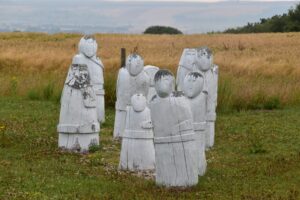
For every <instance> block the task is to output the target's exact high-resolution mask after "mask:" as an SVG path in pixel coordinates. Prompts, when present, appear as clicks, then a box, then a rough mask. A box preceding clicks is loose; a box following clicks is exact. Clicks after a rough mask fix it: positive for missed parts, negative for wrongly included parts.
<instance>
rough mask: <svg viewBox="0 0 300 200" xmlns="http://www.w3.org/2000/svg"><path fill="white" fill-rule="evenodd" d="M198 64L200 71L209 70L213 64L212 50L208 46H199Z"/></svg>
mask: <svg viewBox="0 0 300 200" xmlns="http://www.w3.org/2000/svg"><path fill="white" fill-rule="evenodd" d="M196 65H197V68H199V70H200V71H203V72H205V71H207V70H209V69H210V68H211V67H212V65H213V55H212V51H211V50H210V49H209V48H208V47H199V48H197V56H196Z"/></svg>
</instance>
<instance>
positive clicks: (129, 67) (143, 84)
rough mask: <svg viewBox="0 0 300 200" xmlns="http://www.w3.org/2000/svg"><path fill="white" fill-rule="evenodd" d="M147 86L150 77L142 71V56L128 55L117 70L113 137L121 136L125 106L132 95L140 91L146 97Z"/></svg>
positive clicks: (124, 120)
mask: <svg viewBox="0 0 300 200" xmlns="http://www.w3.org/2000/svg"><path fill="white" fill-rule="evenodd" d="M149 87H150V77H149V76H148V75H147V73H146V72H145V71H144V60H143V58H142V57H141V56H140V55H138V54H131V55H129V56H128V57H127V59H126V66H125V68H121V69H120V70H119V74H118V79H117V89H116V96H117V101H116V115H115V124H114V133H113V137H114V138H121V137H122V135H123V133H124V130H125V123H126V111H127V106H130V105H131V102H130V99H131V97H132V95H134V94H137V93H141V94H143V95H144V96H145V97H147V95H148V91H149Z"/></svg>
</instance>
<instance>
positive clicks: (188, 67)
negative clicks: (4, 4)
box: [176, 48, 197, 91]
mask: <svg viewBox="0 0 300 200" xmlns="http://www.w3.org/2000/svg"><path fill="white" fill-rule="evenodd" d="M196 55H197V51H196V49H194V48H186V49H184V50H183V52H182V55H181V58H180V61H179V66H178V69H177V77H176V85H177V91H182V87H183V81H184V78H185V76H186V75H187V74H188V73H189V72H192V71H195V58H196Z"/></svg>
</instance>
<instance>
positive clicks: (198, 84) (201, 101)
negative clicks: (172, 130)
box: [183, 72, 207, 176]
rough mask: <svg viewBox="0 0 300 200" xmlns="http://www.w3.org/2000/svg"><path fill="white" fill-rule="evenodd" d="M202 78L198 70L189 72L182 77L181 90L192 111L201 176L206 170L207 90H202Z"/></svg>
mask: <svg viewBox="0 0 300 200" xmlns="http://www.w3.org/2000/svg"><path fill="white" fill-rule="evenodd" d="M203 85H204V78H203V76H202V75H201V74H200V73H199V72H190V73H188V74H187V75H186V77H185V79H184V85H183V92H184V95H185V97H186V98H187V100H188V102H189V104H190V106H191V110H192V113H193V125H194V131H195V133H196V135H197V137H198V138H197V142H198V156H199V165H198V171H199V175H200V176H202V175H204V174H205V171H206V166H207V162H206V156H205V130H206V107H207V105H206V104H207V92H206V91H203Z"/></svg>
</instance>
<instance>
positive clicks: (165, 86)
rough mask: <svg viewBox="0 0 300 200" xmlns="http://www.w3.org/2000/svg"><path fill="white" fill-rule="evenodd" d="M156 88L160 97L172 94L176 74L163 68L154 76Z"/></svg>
mask: <svg viewBox="0 0 300 200" xmlns="http://www.w3.org/2000/svg"><path fill="white" fill-rule="evenodd" d="M154 82H155V90H156V93H157V95H158V96H159V97H161V98H165V97H168V96H170V94H171V93H172V91H173V88H174V76H173V74H172V73H171V72H170V71H169V70H166V69H161V70H159V71H158V72H156V74H155V76H154Z"/></svg>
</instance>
